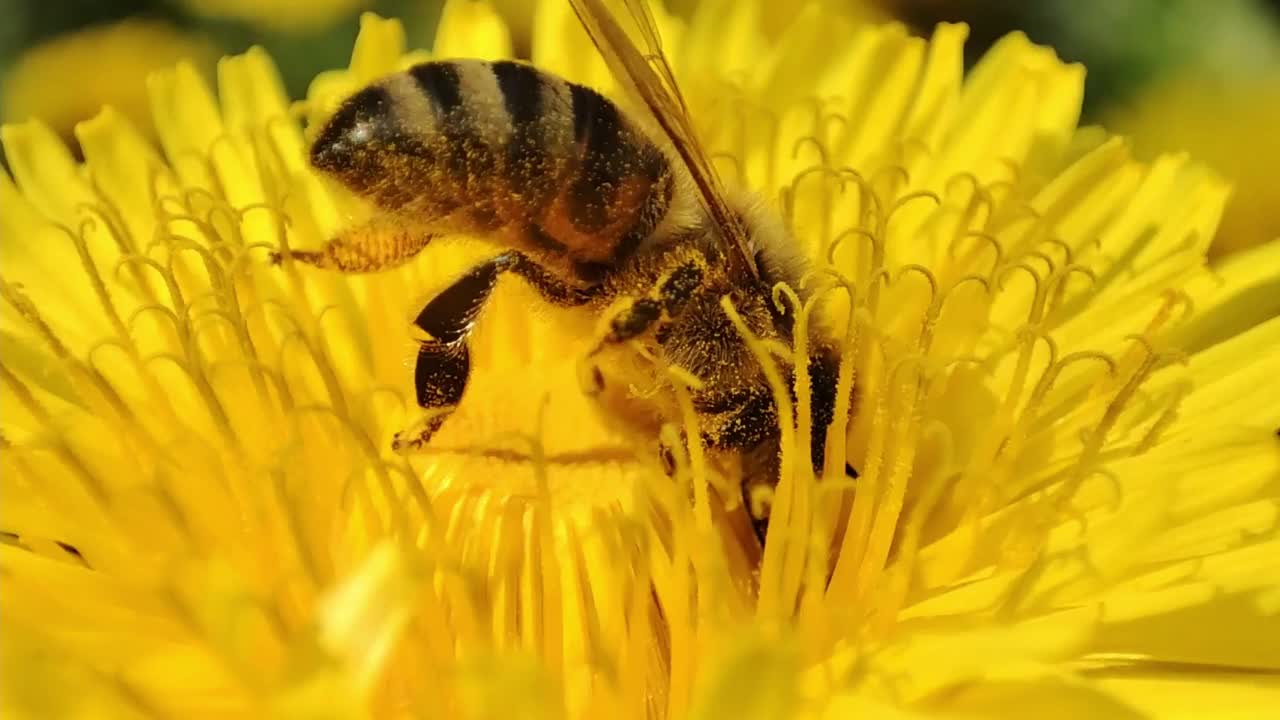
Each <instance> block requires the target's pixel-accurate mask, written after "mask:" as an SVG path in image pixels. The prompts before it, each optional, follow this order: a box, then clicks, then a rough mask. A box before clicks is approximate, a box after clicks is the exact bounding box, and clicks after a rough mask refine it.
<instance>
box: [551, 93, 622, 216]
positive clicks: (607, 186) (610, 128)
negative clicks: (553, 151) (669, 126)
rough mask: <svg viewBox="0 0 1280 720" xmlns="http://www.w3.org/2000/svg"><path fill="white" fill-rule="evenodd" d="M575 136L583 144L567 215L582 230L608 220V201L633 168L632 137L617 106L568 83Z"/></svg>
mask: <svg viewBox="0 0 1280 720" xmlns="http://www.w3.org/2000/svg"><path fill="white" fill-rule="evenodd" d="M569 94H570V98H571V100H572V107H573V134H574V139H575V140H577V142H578V143H579V144H580V145H581V146H582V165H581V167H580V168H579V170H578V175H577V177H576V178H574V180H573V184H572V185H571V186H570V188H569V192H568V196H567V198H566V199H567V200H568V201H569V207H568V209H569V217H570V219H571V220H572V221H573V224H574V227H576V228H577V229H578V230H579V231H581V232H584V233H593V232H598V231H599V230H600V229H602V228H603V227H604V226H605V225H606V224H607V223H608V221H609V204H610V202H611V201H612V200H613V196H614V193H616V192H617V191H618V189H619V188H620V187H621V184H622V181H623V179H625V178H626V177H627V176H629V175H631V174H632V173H633V172H635V170H636V168H633V167H632V164H633V160H634V158H635V155H636V148H635V146H634V145H635V139H634V138H633V137H631V134H630V133H629V132H627V128H626V126H625V124H624V121H623V119H622V116H621V115H620V114H619V113H618V108H617V106H615V105H614V104H613V103H612V102H610V101H609V100H607V99H605V98H604V97H603V96H602V95H600V93H597V92H596V91H594V90H591V89H590V88H586V87H583V86H581V85H576V84H572V83H571V84H570V85H569Z"/></svg>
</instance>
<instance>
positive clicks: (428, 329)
mask: <svg viewBox="0 0 1280 720" xmlns="http://www.w3.org/2000/svg"><path fill="white" fill-rule="evenodd" d="M504 272H514V273H516V274H517V275H519V276H520V277H522V278H524V279H525V280H527V281H528V282H529V283H530V284H531V285H533V286H534V288H536V289H537V290H538V291H539V292H540V293H541V294H542V295H544V296H545V297H547V299H548V300H551V301H552V302H558V303H560V304H580V303H582V302H586V299H587V298H589V297H590V292H591V291H590V290H581V289H577V288H572V287H570V286H568V285H565V284H564V283H562V282H560V281H559V280H557V279H556V278H555V277H554V276H552V275H550V274H549V273H547V272H546V271H545V270H543V269H542V268H541V267H539V266H538V265H537V264H536V263H534V262H533V261H532V260H530V259H529V258H528V257H526V256H524V255H522V254H520V253H518V252H506V253H503V254H501V255H498V256H497V257H494V258H491V259H489V260H487V261H485V262H483V263H480V264H479V265H476V266H475V267H473V268H471V269H470V270H468V271H467V272H466V273H465V274H463V275H462V277H460V278H458V279H457V280H455V281H454V282H453V284H452V285H450V286H449V287H447V288H445V289H444V290H443V291H441V292H440V294H438V295H436V296H435V297H433V298H432V299H431V301H430V302H428V303H427V304H426V305H425V306H424V307H423V308H422V310H421V311H419V312H418V316H417V318H415V319H414V321H413V324H414V325H417V326H418V328H419V329H421V330H422V331H424V332H425V333H426V334H427V336H428V338H429V339H428V340H425V341H423V342H422V344H421V347H419V349H418V359H417V363H416V365H415V367H414V373H413V379H414V388H415V391H416V394H417V400H418V405H419V406H420V407H422V408H423V409H424V410H427V411H429V412H428V413H427V415H426V417H425V418H424V419H423V420H422V421H420V422H419V423H418V424H417V425H415V426H414V427H413V428H411V429H410V430H407V431H405V432H402V433H398V434H397V435H396V437H395V439H394V440H393V441H392V449H393V450H395V451H396V452H405V451H411V450H417V449H421V448H422V447H424V446H425V445H426V443H427V441H428V440H430V439H431V436H432V435H434V434H435V432H436V431H437V430H439V429H440V426H441V425H443V424H444V422H445V420H446V419H447V418H448V417H449V415H450V413H452V412H453V409H454V407H456V406H457V404H458V402H459V401H460V400H461V399H462V392H463V390H465V389H466V386H467V380H468V378H469V377H470V375H471V352H470V349H469V348H468V347H467V342H468V338H469V336H470V334H471V328H472V326H473V325H474V324H475V320H476V317H477V316H478V315H479V314H480V310H481V308H483V307H484V303H485V301H487V300H488V299H489V295H490V294H492V292H493V288H494V287H495V286H496V285H497V284H498V278H499V277H500V276H501V275H502V273H504Z"/></svg>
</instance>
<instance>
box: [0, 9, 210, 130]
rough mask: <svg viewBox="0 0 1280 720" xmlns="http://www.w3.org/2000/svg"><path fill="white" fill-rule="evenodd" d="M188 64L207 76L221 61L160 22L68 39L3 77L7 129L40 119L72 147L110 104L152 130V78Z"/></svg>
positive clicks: (203, 44) (205, 45) (41, 48)
mask: <svg viewBox="0 0 1280 720" xmlns="http://www.w3.org/2000/svg"><path fill="white" fill-rule="evenodd" d="M180 60H186V61H188V62H191V63H193V64H194V65H195V67H197V68H199V69H200V70H201V71H204V70H208V69H212V68H213V64H214V61H215V60H217V51H216V50H215V49H214V46H213V45H212V44H211V43H209V42H208V41H207V40H205V39H204V38H202V37H200V36H199V35H197V34H193V33H189V32H186V31H183V30H180V29H178V28H176V27H174V26H172V25H169V24H167V23H164V22H161V21H156V20H123V21H120V22H118V23H113V24H109V25H101V26H94V27H89V28H86V29H84V30H79V31H77V32H72V33H67V34H65V35H61V36H59V37H56V38H54V39H52V40H49V41H47V42H44V43H42V44H40V45H37V46H35V47H33V48H31V49H30V50H28V51H27V52H26V53H24V54H23V55H22V57H21V58H20V59H19V60H18V61H17V62H16V63H15V64H14V65H13V66H12V67H11V68H9V70H8V72H7V73H6V74H5V78H4V84H3V88H4V93H3V98H2V99H0V108H3V109H4V121H5V122H18V121H22V120H29V119H32V118H40V120H41V121H42V122H44V123H45V124H46V125H48V126H49V127H50V128H51V129H53V130H54V132H57V133H58V134H59V135H62V136H63V137H65V138H68V139H70V138H71V136H72V129H73V128H74V127H75V125H76V123H78V122H80V121H82V120H88V119H89V118H91V117H93V116H94V115H96V114H97V113H98V111H99V110H101V109H102V106H103V105H107V104H110V105H112V106H113V107H114V108H115V109H116V110H118V111H119V112H121V113H123V114H124V115H125V116H127V117H128V118H129V120H130V121H131V122H133V123H134V124H136V125H138V126H139V127H141V128H143V129H144V130H147V131H148V132H149V131H150V130H151V108H150V101H149V99H148V97H147V88H146V79H147V76H148V75H150V74H151V73H152V72H155V71H157V70H161V69H165V68H170V67H172V66H173V65H174V64H176V63H177V62H178V61H180Z"/></svg>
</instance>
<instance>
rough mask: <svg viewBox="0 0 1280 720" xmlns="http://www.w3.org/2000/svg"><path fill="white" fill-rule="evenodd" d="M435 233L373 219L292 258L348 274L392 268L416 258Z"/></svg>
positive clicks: (275, 259)
mask: <svg viewBox="0 0 1280 720" xmlns="http://www.w3.org/2000/svg"><path fill="white" fill-rule="evenodd" d="M435 237H436V236H435V235H432V234H430V233H425V232H415V231H411V230H407V229H405V228H403V227H395V226H388V225H387V223H386V222H385V221H376V220H375V221H370V222H369V223H366V224H363V225H357V226H354V227H351V228H348V229H346V230H344V231H342V232H341V233H339V234H338V235H337V236H336V237H334V238H333V239H332V240H330V241H329V242H327V243H325V244H324V247H322V248H320V249H319V250H292V249H291V250H290V251H289V252H288V257H290V258H292V259H294V260H296V261H298V262H301V263H303V264H306V265H311V266H314V267H318V268H323V269H326V270H337V271H339V272H344V273H371V272H379V271H382V270H390V269H392V268H394V267H398V266H400V265H403V264H405V263H406V262H408V261H410V260H412V259H413V258H414V256H416V255H417V254H418V253H419V252H422V249H423V248H425V247H426V246H427V245H428V244H430V243H431V241H432V240H433V239H435ZM284 260H285V254H282V253H280V252H279V251H273V252H272V253H271V264H273V265H279V264H280V263H282V262H284Z"/></svg>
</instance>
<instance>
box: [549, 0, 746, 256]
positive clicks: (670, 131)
mask: <svg viewBox="0 0 1280 720" xmlns="http://www.w3.org/2000/svg"><path fill="white" fill-rule="evenodd" d="M615 2H620V3H621V4H622V6H623V9H624V10H625V13H615V12H614V11H613V10H610V9H609V7H608V6H607V5H608V4H609V3H607V2H606V0H570V4H572V6H573V10H574V12H575V13H577V15H578V20H579V21H580V22H581V23H582V26H583V27H584V28H585V29H586V31H587V35H589V36H590V37H591V41H592V42H593V43H595V46H596V48H597V49H599V50H600V54H601V55H602V56H604V59H605V62H606V63H607V64H608V65H609V69H610V70H611V71H612V72H613V75H614V77H615V78H616V79H617V80H618V82H620V83H622V85H623V87H624V88H626V90H627V91H628V92H629V93H630V94H631V95H632V96H633V97H634V98H635V99H636V100H638V101H639V102H640V104H641V106H642V107H644V108H645V109H647V110H648V112H649V114H650V116H651V118H652V120H653V121H654V122H655V123H656V124H657V125H658V127H660V128H662V131H663V133H665V134H666V136H667V139H668V140H669V141H670V142H671V145H672V146H673V147H674V148H675V151H676V153H677V154H679V156H680V159H681V160H682V161H683V163H684V166H685V169H686V170H687V171H688V173H689V176H690V177H691V178H692V179H693V184H694V186H695V187H696V188H697V190H698V198H699V201H700V202H701V204H702V207H703V209H704V210H705V211H706V212H707V216H708V217H709V218H711V220H712V222H714V223H715V224H716V226H717V227H718V229H719V231H720V233H721V236H722V237H723V238H724V239H725V241H726V244H727V246H728V247H727V248H726V249H727V250H728V252H729V259H730V263H731V264H735V265H738V266H739V267H740V268H741V269H745V270H746V271H748V272H750V273H751V275H752V276H753V277H759V274H758V273H757V271H756V264H755V258H754V257H753V256H752V253H751V251H750V249H749V248H748V245H747V234H746V231H745V229H744V228H743V227H742V223H741V222H739V221H738V217H737V215H736V214H734V213H733V212H732V211H731V210H730V209H729V205H728V203H726V202H725V200H724V187H723V186H722V185H721V183H720V178H719V177H717V175H716V172H715V169H714V168H713V167H712V166H711V162H710V161H709V160H708V159H707V156H706V153H705V152H704V151H703V149H702V145H701V143H699V142H698V138H697V135H696V133H695V132H694V129H693V123H692V122H691V121H690V120H689V111H688V107H687V106H686V105H685V102H684V97H683V96H682V95H681V94H680V86H679V85H677V84H676V78H675V73H673V72H672V71H671V65H670V63H668V62H667V57H666V55H665V54H664V53H663V51H662V37H661V35H660V34H659V33H658V26H657V23H655V22H654V20H653V13H652V12H651V11H650V10H649V5H648V2H647V0H615ZM622 14H625V15H626V16H627V17H629V18H630V20H631V22H632V23H634V25H635V28H634V30H635V33H636V34H637V35H638V36H639V39H640V40H641V42H643V43H644V46H645V48H644V50H645V52H644V53H643V54H642V53H641V51H640V48H638V47H637V46H636V43H635V41H633V40H632V38H631V35H629V34H628V33H627V31H626V30H625V29H624V28H623V27H622V25H621V24H620V23H619V20H618V17H620V16H621V15H622Z"/></svg>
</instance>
